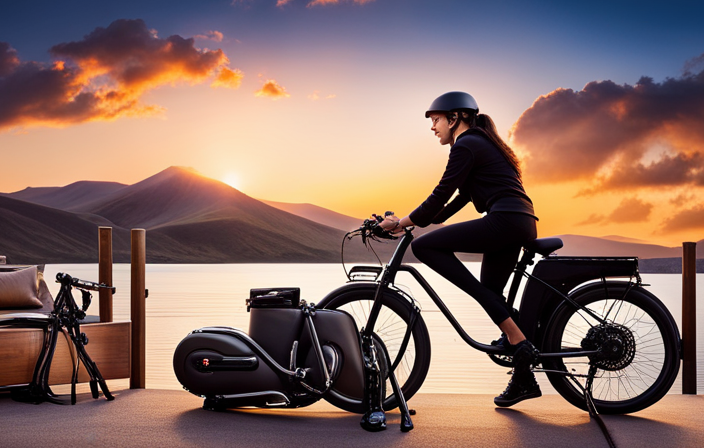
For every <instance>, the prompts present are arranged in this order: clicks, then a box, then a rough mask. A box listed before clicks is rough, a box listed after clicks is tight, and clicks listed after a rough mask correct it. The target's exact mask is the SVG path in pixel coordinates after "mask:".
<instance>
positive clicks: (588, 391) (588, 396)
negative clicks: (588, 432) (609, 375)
mask: <svg viewBox="0 0 704 448" xmlns="http://www.w3.org/2000/svg"><path fill="white" fill-rule="evenodd" d="M596 371H597V367H596V366H595V365H591V364H590V366H589V372H588V373H587V382H586V384H585V385H584V386H582V385H581V384H580V383H579V381H577V380H576V379H575V377H574V376H573V375H569V374H568V375H569V376H570V379H571V380H572V382H574V383H575V384H576V385H577V386H579V388H580V389H582V393H584V401H585V403H586V405H587V411H588V412H589V417H590V418H592V419H593V420H595V421H596V423H597V424H598V425H599V429H601V432H602V434H604V438H605V439H606V442H607V443H608V444H609V447H610V448H616V444H615V443H614V440H613V439H612V438H611V434H609V430H608V428H606V424H605V423H604V420H602V418H601V416H600V415H599V412H598V411H597V409H596V405H595V404H594V397H593V395H592V386H593V384H594V376H596Z"/></svg>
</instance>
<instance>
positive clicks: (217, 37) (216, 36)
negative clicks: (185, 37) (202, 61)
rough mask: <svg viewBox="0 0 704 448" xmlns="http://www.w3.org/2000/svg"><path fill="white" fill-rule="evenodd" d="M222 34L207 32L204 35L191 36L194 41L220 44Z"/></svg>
mask: <svg viewBox="0 0 704 448" xmlns="http://www.w3.org/2000/svg"><path fill="white" fill-rule="evenodd" d="M223 37H225V36H223V34H222V33H221V32H220V31H208V32H207V33H205V34H196V35H195V36H193V38H194V39H207V40H212V41H215V42H222V39H223Z"/></svg>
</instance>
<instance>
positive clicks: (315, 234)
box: [0, 167, 393, 263]
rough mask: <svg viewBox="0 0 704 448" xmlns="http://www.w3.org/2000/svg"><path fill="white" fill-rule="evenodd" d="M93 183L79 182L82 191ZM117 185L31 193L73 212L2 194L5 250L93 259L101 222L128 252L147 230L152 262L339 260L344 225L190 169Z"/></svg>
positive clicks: (22, 256) (29, 259)
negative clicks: (132, 232) (137, 234)
mask: <svg viewBox="0 0 704 448" xmlns="http://www.w3.org/2000/svg"><path fill="white" fill-rule="evenodd" d="M72 185H74V184H72ZM89 187H90V186H89V185H87V184H84V185H78V186H75V190H76V191H78V190H80V189H81V188H89ZM113 187H116V188H107V189H106V194H105V195H104V196H102V197H99V196H98V195H96V196H93V197H90V199H89V200H88V199H87V198H88V196H84V197H85V198H86V200H83V201H77V200H75V201H73V202H71V201H67V200H65V199H66V197H68V196H69V195H67V194H62V192H61V191H59V190H60V189H52V190H46V191H43V192H42V193H43V194H42V195H34V196H32V195H26V196H25V197H26V198H29V199H32V200H42V201H46V200H47V198H48V197H49V196H51V195H53V197H54V198H55V199H56V200H57V203H58V204H59V205H60V206H70V207H71V208H72V209H73V210H74V211H73V212H68V211H66V210H59V209H58V208H50V207H46V206H41V205H39V204H33V203H30V202H27V201H20V200H17V199H12V198H9V197H3V198H1V199H3V201H4V202H3V203H4V204H6V205H7V206H6V207H4V208H3V209H0V222H2V223H3V224H5V223H7V226H8V229H9V230H6V231H2V232H0V253H2V254H3V255H7V256H8V260H9V262H13V263H44V262H60V261H61V262H70V261H80V262H87V261H94V260H95V258H96V257H97V226H96V224H98V225H110V226H112V227H113V234H114V235H117V236H118V239H123V240H125V241H126V244H127V245H126V246H125V248H126V250H127V252H126V253H127V254H128V253H129V252H128V251H129V230H128V229H131V228H144V229H147V261H148V262H150V263H157V262H163V263H174V262H176V263H237V262H248V263H257V262H326V263H327V262H339V260H340V244H341V242H342V239H343V236H344V234H345V232H343V231H341V230H338V229H335V228H332V227H329V226H326V225H323V224H319V223H316V222H312V221H309V220H307V219H304V218H301V217H299V216H296V215H293V214H291V213H288V212H285V211H282V210H279V209H276V208H274V207H271V206H269V205H266V204H264V203H262V202H260V201H257V200H256V199H253V198H251V197H249V196H247V195H245V194H244V193H242V192H240V191H238V190H236V189H234V188H232V187H230V186H228V185H226V184H224V183H222V182H218V181H216V180H213V179H209V178H207V177H204V176H201V175H200V174H198V173H196V172H194V171H193V170H190V169H186V168H181V167H171V168H168V169H166V170H164V171H162V172H160V173H158V174H156V175H154V176H152V177H150V178H148V179H145V180H143V181H141V182H138V183H136V184H134V185H129V186H122V187H119V188H117V186H115V185H114V186H113ZM64 188H66V187H64ZM76 191H74V193H76ZM74 197H77V195H74ZM14 223H19V224H18V225H14ZM49 228H51V231H49ZM0 230H5V229H4V228H0ZM10 230H12V231H10ZM22 232H24V233H23V234H22V235H18V233H22ZM12 237H14V238H15V239H14V240H12V241H8V239H10V238H12ZM34 241H40V242H41V243H33V242H34ZM114 246H117V247H115V249H120V250H115V260H116V261H126V260H123V259H122V254H123V246H122V242H118V244H117V245H116V244H114ZM24 247H27V250H24V249H23V248H24ZM69 247H72V248H73V249H71V250H68V248H69ZM42 248H43V249H42ZM35 249H36V250H35ZM40 249H42V250H40ZM392 251H393V247H392V246H391V245H384V246H382V247H379V248H378V252H379V253H380V256H382V257H384V258H388V256H389V255H390V253H391V252H392ZM345 253H346V258H347V260H348V261H371V259H372V256H371V254H370V253H369V252H368V251H367V249H366V248H364V247H363V246H362V245H361V244H349V245H348V246H347V247H346V248H345ZM61 254H63V255H61Z"/></svg>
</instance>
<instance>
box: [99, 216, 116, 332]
mask: <svg viewBox="0 0 704 448" xmlns="http://www.w3.org/2000/svg"><path fill="white" fill-rule="evenodd" d="M98 281H99V282H100V283H104V284H106V285H110V286H113V284H112V227H98ZM98 297H99V298H100V322H112V292H110V290H108V289H105V288H101V289H100V291H99V292H98Z"/></svg>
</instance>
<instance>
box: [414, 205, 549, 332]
mask: <svg viewBox="0 0 704 448" xmlns="http://www.w3.org/2000/svg"><path fill="white" fill-rule="evenodd" d="M535 221H536V220H535V218H533V217H532V216H530V215H525V214H523V213H507V212H497V213H489V214H487V215H486V216H484V217H482V218H479V219H475V220H473V221H466V222H461V223H458V224H452V225H449V226H445V227H442V228H440V229H437V230H434V231H432V232H429V233H426V234H425V235H422V236H420V237H418V239H416V240H415V241H413V243H412V244H411V249H412V250H413V254H414V255H415V256H416V258H418V259H419V260H420V261H422V262H423V263H425V264H426V265H428V266H429V267H430V268H431V269H433V270H434V271H435V272H437V273H438V274H440V275H442V276H443V277H445V278H446V279H448V280H449V281H450V282H452V283H453V284H454V285H455V286H457V287H458V288H460V289H461V290H462V291H464V292H466V293H467V294H469V295H470V296H472V297H473V298H474V299H475V300H476V301H477V302H479V304H480V305H481V306H482V308H484V310H485V311H486V312H487V314H488V315H489V317H490V318H491V320H492V321H494V323H495V324H496V325H498V324H500V323H501V322H503V321H505V320H506V319H507V318H508V317H510V314H509V310H508V306H507V305H506V299H504V297H503V291H504V287H505V286H506V282H508V278H509V277H510V276H511V272H513V268H514V267H515V266H516V261H517V260H518V254H519V252H520V250H521V247H522V245H523V244H524V243H526V242H527V241H530V240H533V239H535V238H536V237H537V230H536V225H535ZM455 252H467V253H475V254H484V257H483V260H482V271H481V283H480V282H479V281H477V279H476V278H475V277H474V276H473V275H472V273H471V272H469V270H467V268H466V267H465V266H464V264H462V262H461V261H460V260H459V259H458V258H457V257H456V256H455Z"/></svg>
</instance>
